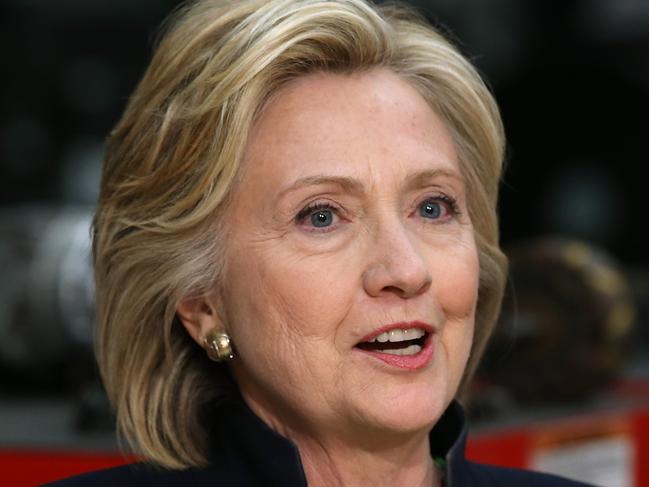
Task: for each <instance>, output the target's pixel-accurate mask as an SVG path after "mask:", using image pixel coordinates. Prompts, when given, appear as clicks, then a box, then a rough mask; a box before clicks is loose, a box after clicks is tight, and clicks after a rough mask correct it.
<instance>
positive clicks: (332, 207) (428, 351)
mask: <svg viewBox="0 0 649 487" xmlns="http://www.w3.org/2000/svg"><path fill="white" fill-rule="evenodd" d="M242 171H243V172H242V178H241V180H240V184H239V186H238V187H237V189H236V190H235V194H234V198H233V202H232V208H231V212H230V214H229V218H231V220H230V224H231V233H230V235H229V237H228V248H227V250H226V251H227V254H226V256H227V259H228V271H227V278H226V279H225V280H224V282H226V283H227V285H226V287H225V289H223V290H222V291H221V297H222V308H221V309H220V310H219V313H220V314H221V315H222V316H223V321H224V326H225V327H226V329H227V331H228V333H229V334H230V336H231V338H232V342H233V344H234V347H235V350H236V358H235V359H234V361H233V362H231V363H230V364H231V367H232V369H231V370H232V372H233V374H234V376H235V379H236V381H237V382H238V384H239V386H240V389H241V391H242V393H243V395H244V397H245V398H246V400H247V402H248V403H249V404H250V405H251V407H252V408H253V410H255V412H256V413H257V414H259V415H260V416H261V417H262V418H263V419H265V420H266V421H267V422H269V423H270V424H271V425H276V426H278V425H281V427H282V428H286V429H293V430H300V431H306V432H309V433H310V434H313V435H326V434H330V435H331V434H349V435H356V434H358V432H359V431H362V432H363V434H364V435H368V434H370V433H372V432H373V433H376V434H382V433H389V434H408V433H412V432H415V431H424V430H425V431H428V430H429V429H430V427H431V426H432V425H433V424H434V423H435V422H436V420H437V419H438V418H439V416H440V415H441V413H442V412H443V411H444V409H445V408H446V406H447V405H448V404H449V402H450V401H451V399H452V398H453V396H454V394H455V392H456V390H457V388H458V385H459V382H460V379H461V376H462V372H463V370H464V367H465V364H466V361H467V357H468V354H469V350H470V347H471V341H472V337H473V326H474V314H475V307H476V301H477V289H478V259H477V252H476V246H475V241H474V234H473V228H472V225H471V221H470V220H469V217H468V212H467V208H466V203H465V201H466V200H465V188H464V184H463V179H462V176H461V173H460V168H459V165H458V161H457V155H456V151H455V148H454V144H453V141H452V139H451V136H450V134H449V132H448V131H447V129H446V128H445V126H444V124H443V123H442V121H441V120H440V118H439V117H437V115H436V114H435V113H434V112H433V111H432V110H431V108H429V106H428V105H427V104H426V102H425V101H424V100H423V98H422V97H421V96H420V95H419V94H418V93H417V91H416V90H415V89H414V88H412V87H411V86H410V85H409V84H407V83H406V82H405V81H403V80H402V79H401V78H399V77H398V76H397V75H395V74H393V73H392V72H390V71H387V70H375V71H371V72H366V73H359V74H354V75H341V74H331V73H317V74H311V75H308V76H305V77H302V78H300V79H298V80H295V81H293V82H292V83H291V84H289V85H288V86H286V87H284V89H283V90H282V91H280V92H279V93H278V94H277V96H276V97H275V98H273V100H272V101H271V103H270V104H269V105H268V107H267V109H266V110H265V112H264V113H263V115H262V116H261V118H260V120H259V121H258V123H257V124H256V126H255V127H254V130H253V132H252V134H251V137H250V141H249V144H248V146H247V151H246V155H245V158H244V162H243V166H242ZM395 326H396V327H397V328H401V329H406V330H407V333H406V335H405V336H403V337H401V338H407V337H408V336H410V337H412V338H413V339H414V338H417V336H418V335H419V334H421V332H422V331H424V332H426V334H425V335H424V337H421V338H418V341H409V342H408V343H405V344H404V343H391V342H389V343H383V342H379V343H372V344H367V343H364V344H361V342H366V341H367V340H370V339H372V338H374V337H377V335H379V333H381V332H382V331H385V330H390V329H393V328H394V327H395ZM386 327H387V328H386ZM420 330H421V331H420ZM398 335H399V332H396V333H395V332H393V333H392V339H394V340H398V339H399V336H398ZM386 337H387V338H389V333H388V335H383V336H382V337H381V336H379V337H378V339H379V340H384V339H386ZM405 345H408V346H410V345H416V346H415V347H414V348H413V347H412V346H410V348H409V349H408V350H407V351H406V354H407V355H395V353H397V354H400V353H402V352H403V350H405ZM386 347H395V348H396V350H386ZM417 347H419V349H421V350H419V349H418V348H417ZM381 350H383V351H381ZM413 353H414V355H413Z"/></svg>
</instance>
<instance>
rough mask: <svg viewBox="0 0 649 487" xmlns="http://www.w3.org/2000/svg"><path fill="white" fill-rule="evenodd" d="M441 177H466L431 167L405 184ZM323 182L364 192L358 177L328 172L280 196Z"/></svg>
mask: <svg viewBox="0 0 649 487" xmlns="http://www.w3.org/2000/svg"><path fill="white" fill-rule="evenodd" d="M439 177H447V178H451V179H455V180H457V181H458V182H460V183H462V184H464V178H463V177H462V175H461V174H459V173H458V172H457V171H453V170H450V169H429V170H426V171H420V172H417V173H416V174H413V175H412V176H410V177H408V179H407V181H406V184H405V186H406V187H411V188H421V187H424V186H426V185H428V184H429V183H430V181H431V180H432V179H436V178H439ZM322 184H330V185H336V186H340V187H341V188H342V189H344V190H346V191H348V192H350V193H359V194H360V193H363V190H364V185H363V183H362V182H360V181H359V180H358V179H355V178H351V177H347V176H329V175H326V174H315V175H313V176H307V177H304V178H300V179H298V180H296V181H295V182H294V183H293V184H291V185H290V186H289V187H287V188H285V189H283V190H282V191H281V192H280V193H279V195H278V198H281V197H282V196H284V195H285V194H287V193H290V192H292V191H295V190H297V189H300V188H304V187H307V186H317V185H322Z"/></svg>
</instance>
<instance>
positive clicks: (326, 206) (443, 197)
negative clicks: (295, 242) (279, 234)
mask: <svg viewBox="0 0 649 487" xmlns="http://www.w3.org/2000/svg"><path fill="white" fill-rule="evenodd" d="M429 201H432V202H435V203H439V202H442V203H445V204H446V206H447V207H448V211H449V213H450V214H451V215H452V216H453V217H458V216H459V215H461V212H460V206H459V205H458V203H457V200H456V199H455V198H453V197H452V196H449V195H447V194H443V193H441V194H439V195H437V196H431V197H428V198H426V199H424V200H422V201H421V202H420V203H419V205H418V206H417V208H419V207H420V206H421V205H422V204H424V203H426V202H429ZM323 210H324V211H332V212H334V213H338V212H339V211H340V210H339V209H338V208H337V207H336V206H334V205H332V204H331V203H322V202H318V203H314V204H312V205H309V206H307V207H305V208H303V209H302V210H300V212H299V213H298V214H297V215H296V217H295V221H296V223H298V224H303V223H304V221H305V220H306V219H307V218H308V217H309V216H311V215H312V214H313V213H315V212H316V211H323ZM329 228H330V227H323V228H322V229H315V228H313V229H311V230H309V231H310V232H316V233H324V232H327V231H329Z"/></svg>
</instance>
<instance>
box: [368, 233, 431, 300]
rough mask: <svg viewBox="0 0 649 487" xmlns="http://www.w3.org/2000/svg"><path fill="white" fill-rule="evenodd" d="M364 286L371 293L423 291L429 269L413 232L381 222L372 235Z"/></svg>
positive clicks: (408, 294) (427, 284) (407, 294)
mask: <svg viewBox="0 0 649 487" xmlns="http://www.w3.org/2000/svg"><path fill="white" fill-rule="evenodd" d="M370 246H371V248H372V250H371V251H369V252H368V254H367V255H368V260H367V266H366V268H365V271H364V272H363V287H364V288H365V292H366V293H367V294H368V295H370V296H372V297H379V296H381V295H382V294H393V295H397V296H399V297H401V298H404V299H405V298H410V297H413V296H417V295H419V294H422V293H424V292H426V290H427V289H428V288H429V287H430V285H431V282H432V275H431V269H430V268H429V265H428V263H427V262H426V259H425V256H424V255H423V254H422V250H423V249H422V248H421V247H418V245H417V242H416V239H415V237H414V236H412V235H411V234H409V233H408V230H407V229H406V228H404V226H403V224H401V223H400V222H399V223H396V222H394V223H392V224H389V225H387V224H384V225H382V227H381V229H380V230H379V231H377V232H376V233H375V234H374V236H373V238H372V239H371V242H370Z"/></svg>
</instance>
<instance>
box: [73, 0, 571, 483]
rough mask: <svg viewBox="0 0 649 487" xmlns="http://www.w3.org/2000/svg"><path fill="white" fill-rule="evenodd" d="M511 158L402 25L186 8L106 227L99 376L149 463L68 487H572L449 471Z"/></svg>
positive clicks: (487, 305) (429, 41)
mask: <svg viewBox="0 0 649 487" xmlns="http://www.w3.org/2000/svg"><path fill="white" fill-rule="evenodd" d="M502 159H503V134H502V126H501V122H500V119H499V115H498V110H497V108H496V105H495V103H494V100H493V99H492V97H491V95H490V93H489V91H488V90H487V89H486V87H485V86H484V84H483V83H482V81H481V80H480V78H479V76H478V75H477V74H476V72H475V70H474V69H473V68H472V67H471V65H470V64H469V63H468V62H467V61H466V60H465V59H464V58H463V57H462V56H461V55H460V54H459V53H458V52H457V51H456V50H455V49H454V48H453V47H451V46H450V45H449V43H448V42H447V41H446V40H444V39H443V38H442V37H441V36H440V35H439V34H438V33H437V32H435V31H434V30H433V29H432V28H431V27H430V26H428V25H427V24H426V23H425V21H424V20H422V19H421V18H420V17H418V16H417V15H416V14H414V13H412V12H410V11H409V10H407V9H405V8H397V7H387V6H382V7H376V6H372V5H370V4H368V3H366V2H365V1H364V0H334V1H323V0H297V1H296V0H271V1H259V0H243V1H234V0H232V1H223V0H213V1H209V0H208V1H202V2H199V3H196V4H194V5H192V6H189V7H187V8H185V9H183V10H182V11H180V12H179V13H178V14H177V16H176V18H175V21H174V22H172V23H171V24H170V27H169V28H168V30H167V32H166V33H165V35H164V36H163V38H162V41H161V42H160V44H159V46H158V48H157V52H156V54H155V56H154V58H153V60H152V62H151V65H150V66H149V68H148V70H147V72H146V73H145V75H144V78H143V80H142V81H141V83H140V84H139V86H138V87H137V89H136V90H135V92H134V94H133V96H132V98H131V100H130V102H129V105H128V107H127V109H126V112H125V114H124V116H123V118H122V120H121V121H120V122H119V124H118V126H117V127H116V129H115V130H114V132H113V133H112V134H111V136H110V138H109V141H108V147H107V155H106V161H105V166H104V173H103V179H102V188H101V196H100V201H99V206H98V208H97V213H96V217H95V221H94V256H95V270H96V280H97V298H98V314H99V333H98V360H99V364H100V368H101V371H102V375H103V380H104V383H105V386H106V389H107V391H108V394H109V396H110V398H111V400H112V402H113V404H114V405H115V408H116V411H117V416H118V423H119V427H120V430H121V432H122V433H123V435H124V436H125V437H126V439H127V440H128V441H129V442H130V444H131V445H132V446H133V447H134V448H135V450H136V451H137V452H138V453H139V454H140V455H141V456H142V457H143V459H144V460H146V461H147V463H142V464H138V465H135V466H127V467H121V468H118V469H113V470H109V471H104V472H99V473H93V474H89V475H85V476H81V477H78V478H76V479H70V480H68V481H64V482H63V483H62V484H61V485H131V484H133V485H135V484H137V485H160V484H163V485H237V486H241V485H244V486H247V485H251V486H252V485H255V486H256V485H260V486H264V485H278V486H305V485H309V486H311V487H314V486H361V485H368V486H369V485H371V486H381V485H390V486H440V485H449V486H450V485H453V486H458V485H527V483H530V482H536V483H535V484H533V485H576V484H574V483H572V482H569V481H566V480H562V479H558V478H554V477H549V476H542V475H540V474H531V473H525V472H516V471H509V470H504V469H497V468H491V467H485V466H479V465H476V464H473V463H470V462H467V461H466V460H464V458H463V446H464V438H465V435H466V433H465V427H464V419H463V414H462V410H461V407H460V406H459V404H458V403H457V402H455V401H454V398H455V397H456V396H457V395H458V391H459V390H460V389H461V387H462V386H463V385H464V384H466V383H467V381H468V380H469V379H470V377H471V375H472V372H473V370H474V369H475V366H476V363H477V361H478V359H479V357H480V354H481V352H482V350H483V348H484V346H485V342H486V340H487V338H488V336H489V333H490V331H491V328H492V326H493V324H494V321H495V319H496V316H497V312H498V309H499V305H500V300H501V296H502V292H503V291H502V290H503V283H504V281H505V273H506V260H505V258H504V256H503V255H502V253H501V251H500V249H499V247H498V231H497V219H496V213H495V209H496V201H497V191H498V182H499V178H500V173H501V165H502ZM205 352H206V353H205ZM207 357H209V358H211V359H212V360H213V362H210V361H209V360H208V358H207Z"/></svg>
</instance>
